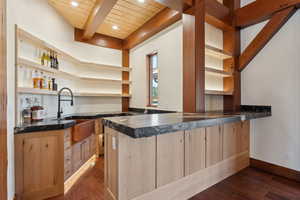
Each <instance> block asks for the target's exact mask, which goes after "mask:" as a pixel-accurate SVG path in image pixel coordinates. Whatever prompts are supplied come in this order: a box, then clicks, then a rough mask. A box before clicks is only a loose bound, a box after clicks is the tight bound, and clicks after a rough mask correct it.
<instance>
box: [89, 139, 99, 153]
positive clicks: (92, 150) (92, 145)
mask: <svg viewBox="0 0 300 200" xmlns="http://www.w3.org/2000/svg"><path fill="white" fill-rule="evenodd" d="M95 154H96V135H91V137H90V157H92V156H93V155H95ZM97 156H99V155H97Z"/></svg>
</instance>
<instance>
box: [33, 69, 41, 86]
mask: <svg viewBox="0 0 300 200" xmlns="http://www.w3.org/2000/svg"><path fill="white" fill-rule="evenodd" d="M32 80H33V88H40V78H39V72H38V71H37V70H35V71H34V72H33V74H32Z"/></svg>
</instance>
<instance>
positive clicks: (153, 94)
mask: <svg viewBox="0 0 300 200" xmlns="http://www.w3.org/2000/svg"><path fill="white" fill-rule="evenodd" d="M157 57H158V56H157V53H152V54H149V55H148V56H147V58H148V68H149V69H148V73H149V80H148V81H149V103H148V104H149V105H148V106H157V105H158V58H157Z"/></svg>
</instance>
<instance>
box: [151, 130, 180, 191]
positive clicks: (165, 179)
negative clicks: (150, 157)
mask: <svg viewBox="0 0 300 200" xmlns="http://www.w3.org/2000/svg"><path fill="white" fill-rule="evenodd" d="M183 176H184V132H176V133H168V134H162V135H158V136H157V187H160V186H163V185H166V184H168V183H171V182H173V181H176V180H177V179H180V178H181V177H183Z"/></svg>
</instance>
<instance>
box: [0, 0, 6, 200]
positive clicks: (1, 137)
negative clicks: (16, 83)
mask: <svg viewBox="0 0 300 200" xmlns="http://www.w3.org/2000/svg"><path fill="white" fill-rule="evenodd" d="M5 10H6V0H3V1H1V2H0V13H1V24H0V30H1V39H0V53H1V54H0V58H1V59H0V60H1V63H0V199H7V125H6V124H7V93H6V84H7V83H6V80H7V79H6V12H5Z"/></svg>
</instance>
